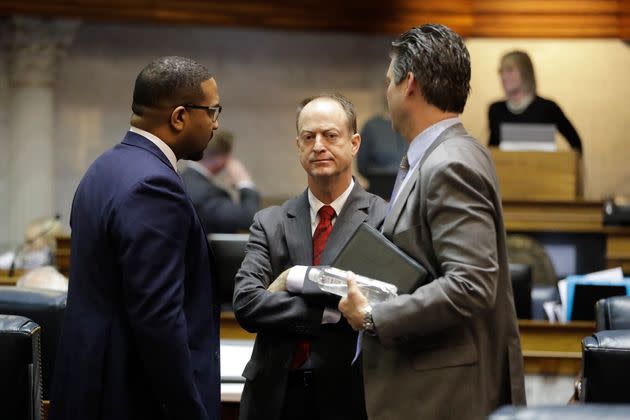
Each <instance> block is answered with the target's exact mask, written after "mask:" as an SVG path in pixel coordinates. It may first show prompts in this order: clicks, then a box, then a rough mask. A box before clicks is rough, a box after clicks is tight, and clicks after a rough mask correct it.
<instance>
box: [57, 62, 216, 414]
mask: <svg viewBox="0 0 630 420" xmlns="http://www.w3.org/2000/svg"><path fill="white" fill-rule="evenodd" d="M132 110H133V116H132V117H131V128H130V129H129V132H128V133H127V134H126V135H125V137H124V139H123V141H122V142H121V143H120V144H118V145H117V146H115V147H114V148H112V149H111V150H109V151H107V152H105V153H104V154H102V155H101V156H100V157H99V158H97V159H96V161H95V162H94V163H93V164H92V165H91V166H90V168H89V169H88V170H87V172H86V174H85V175H84V177H83V179H82V180H81V183H80V184H79V187H78V188H77V191H76V193H75V196H74V201H73V204H72V214H71V221H70V224H71V227H72V265H71V269H70V279H71V281H70V289H69V292H68V306H67V309H66V313H65V320H64V326H63V332H62V337H61V343H60V347H59V351H58V358H57V363H56V371H55V376H54V379H53V391H52V403H51V412H50V419H51V420H62V419H63V420H75V419H76V420H79V419H80V420H86V419H116V420H126V419H187V420H192V419H195V420H196V419H203V420H210V419H218V417H219V405H220V373H219V315H220V313H219V305H218V303H219V302H218V299H217V289H216V287H215V286H216V285H215V284H214V282H213V280H212V275H211V265H212V264H213V262H212V260H211V258H210V254H209V250H208V245H207V241H206V235H205V233H204V231H203V228H202V226H201V224H200V222H199V219H198V217H197V215H196V213H195V210H194V208H193V204H192V202H191V201H190V200H189V198H188V196H187V195H186V192H185V190H184V185H183V183H182V180H181V178H180V177H179V176H178V174H177V171H176V166H175V165H176V161H177V159H192V160H195V159H199V158H201V156H202V153H203V150H204V149H205V148H206V146H207V145H208V142H209V141H210V139H211V138H212V132H213V131H214V130H216V129H217V128H218V126H219V124H218V117H219V113H220V111H221V106H220V105H219V94H218V90H217V84H216V82H215V80H214V79H213V78H212V75H211V74H210V73H209V72H208V70H207V69H206V68H205V67H204V66H202V65H200V64H198V63H196V62H194V61H192V60H190V59H187V58H182V57H163V58H160V59H157V60H155V61H154V62H152V63H151V64H149V65H148V66H147V67H145V68H144V69H143V70H142V71H141V72H140V74H139V75H138V77H137V79H136V83H135V88H134V93H133V105H132Z"/></svg>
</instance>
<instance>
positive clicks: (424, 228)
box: [339, 25, 525, 419]
mask: <svg viewBox="0 0 630 420" xmlns="http://www.w3.org/2000/svg"><path fill="white" fill-rule="evenodd" d="M387 80H388V83H389V84H388V87H387V98H388V103H389V109H390V112H391V115H392V124H393V127H394V129H395V130H396V131H397V132H399V133H400V134H401V135H402V136H403V137H404V138H405V139H407V141H408V142H409V143H410V146H409V151H408V153H407V156H406V159H405V158H403V162H402V164H401V171H400V177H399V180H398V182H397V185H396V187H395V188H394V196H393V197H392V203H391V210H390V211H389V213H388V215H387V217H386V219H385V222H384V223H383V233H384V234H385V236H387V237H388V238H390V239H391V240H392V241H393V242H394V244H396V245H397V246H398V247H399V248H400V249H402V250H403V251H405V252H406V253H407V254H408V255H410V256H411V257H412V258H414V259H415V260H416V261H418V262H420V263H421V264H422V265H423V266H424V267H425V268H426V269H427V271H428V272H429V273H430V276H431V280H430V281H428V282H427V283H425V284H420V285H416V286H414V287H412V289H411V290H399V296H398V297H397V298H395V299H393V300H391V301H388V302H386V303H382V304H378V305H374V307H370V306H369V305H368V303H367V300H366V299H365V297H364V296H363V295H361V293H360V291H359V290H358V289H357V288H356V284H355V283H354V281H353V280H350V281H349V292H348V297H347V298H344V299H342V300H341V302H340V304H339V309H340V310H341V312H342V313H343V314H344V316H345V317H346V318H347V319H348V321H349V323H350V324H351V325H352V326H353V328H355V329H357V330H363V331H364V333H363V334H362V337H363V339H362V352H363V368H364V370H363V374H364V381H365V399H366V406H367V412H368V416H369V418H370V419H399V418H408V419H482V418H485V417H486V416H487V414H488V413H490V412H491V411H492V410H494V409H495V408H496V407H498V406H500V405H502V404H525V390H524V384H523V359H522V355H521V349H520V342H519V335H518V327H517V324H516V315H515V310H514V302H513V297H512V287H511V284H510V277H509V271H508V261H507V251H506V245H505V228H504V225H503V216H502V209H501V197H500V196H499V187H498V184H497V177H496V173H495V169H494V165H493V163H492V159H491V158H490V156H489V154H488V152H487V150H486V149H485V148H484V147H483V146H481V144H480V143H478V142H477V141H475V139H474V138H472V137H471V136H470V135H468V133H466V130H465V129H464V127H463V125H462V124H461V122H460V121H459V117H458V115H459V114H460V113H461V112H462V111H463V110H464V105H465V103H466V99H467V97H468V93H469V90H470V84H469V83H470V57H469V54H468V51H467V49H466V46H465V45H464V42H463V40H462V39H461V38H460V37H459V35H457V34H456V33H454V32H453V31H451V30H450V29H448V28H446V27H444V26H441V25H424V26H421V27H417V28H413V29H411V30H409V31H408V32H406V33H404V34H402V35H401V36H400V37H399V38H398V39H397V40H396V41H395V42H393V43H392V53H391V63H390V66H389V69H388V71H387ZM383 280H386V281H389V282H391V283H394V284H397V283H398V282H399V279H397V278H395V277H392V278H389V279H383Z"/></svg>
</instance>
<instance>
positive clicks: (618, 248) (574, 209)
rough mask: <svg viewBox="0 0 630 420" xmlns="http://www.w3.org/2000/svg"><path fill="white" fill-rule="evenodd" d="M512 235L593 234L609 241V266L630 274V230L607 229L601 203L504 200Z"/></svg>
mask: <svg viewBox="0 0 630 420" xmlns="http://www.w3.org/2000/svg"><path fill="white" fill-rule="evenodd" d="M503 218H504V221H505V229H506V230H507V231H508V232H532V233H544V232H555V233H591V234H600V235H603V236H604V237H605V240H606V255H605V259H606V266H607V267H617V266H621V267H622V268H623V271H624V273H626V274H630V227H622V226H604V224H603V203H602V202H601V201H588V200H576V201H553V200H503Z"/></svg>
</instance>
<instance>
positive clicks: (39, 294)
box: [0, 286, 67, 399]
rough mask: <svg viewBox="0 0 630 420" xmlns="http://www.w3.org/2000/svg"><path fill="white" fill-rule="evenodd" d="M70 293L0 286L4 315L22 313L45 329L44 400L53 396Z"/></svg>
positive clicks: (42, 338)
mask: <svg viewBox="0 0 630 420" xmlns="http://www.w3.org/2000/svg"><path fill="white" fill-rule="evenodd" d="M66 296H67V293H66V292H62V291H57V290H42V289H27V288H18V287H13V286H0V314H10V315H19V316H23V317H26V318H29V319H32V320H33V321H34V322H36V323H37V324H39V325H40V326H41V328H42V331H41V347H42V370H43V382H44V384H43V385H44V399H49V395H50V385H51V378H52V374H53V369H54V363H55V358H56V355H57V343H58V341H59V336H60V334H61V324H62V321H63V313H64V311H65V309H66Z"/></svg>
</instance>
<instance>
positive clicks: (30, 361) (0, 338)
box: [0, 315, 42, 420]
mask: <svg viewBox="0 0 630 420" xmlns="http://www.w3.org/2000/svg"><path fill="white" fill-rule="evenodd" d="M40 332H41V328H40V327H39V325H37V324H36V323H34V322H33V321H31V320H30V319H28V318H24V317H21V316H14V315H0V349H1V351H0V378H1V379H0V417H2V418H3V419H16V420H19V419H29V420H30V419H33V420H40V419H41V418H42V388H41V383H42V382H41V372H42V371H41V357H40V356H41V352H40Z"/></svg>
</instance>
